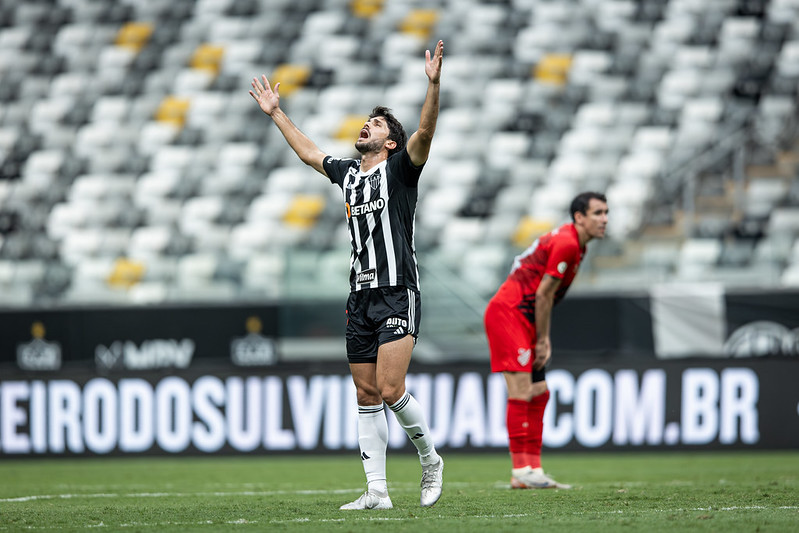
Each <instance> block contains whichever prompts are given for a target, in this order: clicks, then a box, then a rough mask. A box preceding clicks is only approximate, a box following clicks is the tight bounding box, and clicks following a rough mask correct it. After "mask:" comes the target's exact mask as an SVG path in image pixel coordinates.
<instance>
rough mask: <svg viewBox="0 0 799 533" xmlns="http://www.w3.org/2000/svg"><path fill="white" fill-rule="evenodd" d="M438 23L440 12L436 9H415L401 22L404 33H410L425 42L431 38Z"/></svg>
mask: <svg viewBox="0 0 799 533" xmlns="http://www.w3.org/2000/svg"><path fill="white" fill-rule="evenodd" d="M437 21H438V11H436V10H434V9H414V10H413V11H411V12H410V13H408V14H407V15H406V16H405V18H404V19H403V20H402V22H400V26H399V29H400V31H401V32H402V33H410V34H413V35H416V36H418V37H419V38H421V39H423V40H427V39H429V38H430V33H431V32H432V31H433V26H435V25H436V22H437Z"/></svg>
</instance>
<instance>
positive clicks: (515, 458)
mask: <svg viewBox="0 0 799 533" xmlns="http://www.w3.org/2000/svg"><path fill="white" fill-rule="evenodd" d="M528 406H529V404H528V403H527V402H525V401H524V400H516V399H508V409H507V413H506V419H505V425H506V426H507V428H508V444H509V448H510V459H511V463H512V464H513V468H522V467H525V466H527V465H528V464H530V463H529V460H528V457H527V455H528V453H527V441H528V440H529V438H530V437H529V435H530V423H529V422H528V414H527V413H528V411H529V407H528Z"/></svg>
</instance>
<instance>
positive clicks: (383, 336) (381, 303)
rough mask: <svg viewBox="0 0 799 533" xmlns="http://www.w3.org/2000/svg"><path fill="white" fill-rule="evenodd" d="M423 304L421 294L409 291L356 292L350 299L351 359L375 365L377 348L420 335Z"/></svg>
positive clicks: (349, 343) (349, 333)
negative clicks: (406, 337) (410, 336)
mask: <svg viewBox="0 0 799 533" xmlns="http://www.w3.org/2000/svg"><path fill="white" fill-rule="evenodd" d="M421 310H422V302H421V298H420V297H419V291H416V290H413V289H409V288H407V287H381V288H377V289H362V290H360V291H353V292H351V293H350V296H349V298H347V333H346V338H347V359H349V362H350V363H374V362H376V361H377V348H378V347H379V346H380V345H382V344H386V343H387V342H392V341H396V340H400V339H402V338H404V337H405V336H406V335H409V334H410V335H413V341H414V342H416V338H417V336H418V334H419V323H420V321H421Z"/></svg>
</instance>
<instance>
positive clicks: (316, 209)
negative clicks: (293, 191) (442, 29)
mask: <svg viewBox="0 0 799 533" xmlns="http://www.w3.org/2000/svg"><path fill="white" fill-rule="evenodd" d="M324 209H325V199H324V197H323V196H319V195H309V194H298V195H296V196H295V197H294V199H293V200H292V201H291V205H290V206H289V208H288V209H287V210H286V213H285V214H284V215H283V222H284V223H285V224H286V225H289V226H294V227H297V228H302V229H307V228H310V227H312V226H313V225H314V224H315V223H316V219H317V217H319V215H320V214H322V211H324Z"/></svg>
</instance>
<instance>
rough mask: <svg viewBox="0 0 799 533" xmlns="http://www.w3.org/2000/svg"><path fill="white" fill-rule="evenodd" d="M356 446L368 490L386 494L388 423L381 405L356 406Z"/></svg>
mask: <svg viewBox="0 0 799 533" xmlns="http://www.w3.org/2000/svg"><path fill="white" fill-rule="evenodd" d="M358 445H359V447H360V449H361V461H363V471H364V472H365V473H366V482H367V485H368V488H369V489H370V490H372V489H374V490H376V491H378V492H380V493H384V492H386V447H387V446H388V422H387V421H386V412H385V410H384V409H383V405H382V404H381V405H359V406H358Z"/></svg>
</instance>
